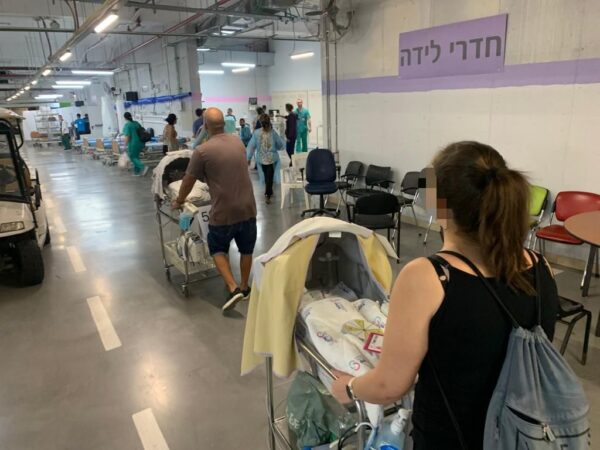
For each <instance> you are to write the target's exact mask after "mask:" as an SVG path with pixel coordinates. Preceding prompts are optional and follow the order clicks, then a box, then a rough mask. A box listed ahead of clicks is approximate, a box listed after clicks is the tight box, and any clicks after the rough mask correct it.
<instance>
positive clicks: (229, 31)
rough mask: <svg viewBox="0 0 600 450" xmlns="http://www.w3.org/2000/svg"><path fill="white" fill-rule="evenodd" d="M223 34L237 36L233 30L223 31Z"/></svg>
mask: <svg viewBox="0 0 600 450" xmlns="http://www.w3.org/2000/svg"><path fill="white" fill-rule="evenodd" d="M221 34H226V35H230V34H235V31H233V30H221Z"/></svg>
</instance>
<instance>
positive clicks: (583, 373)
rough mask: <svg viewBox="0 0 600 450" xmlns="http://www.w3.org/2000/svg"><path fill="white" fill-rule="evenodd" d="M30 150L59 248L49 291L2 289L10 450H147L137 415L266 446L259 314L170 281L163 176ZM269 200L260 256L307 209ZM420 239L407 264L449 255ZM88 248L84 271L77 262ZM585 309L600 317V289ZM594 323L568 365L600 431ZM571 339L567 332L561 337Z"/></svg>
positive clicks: (2, 384) (0, 436)
mask: <svg viewBox="0 0 600 450" xmlns="http://www.w3.org/2000/svg"><path fill="white" fill-rule="evenodd" d="M25 155H26V157H27V159H28V160H29V162H30V164H32V165H33V166H35V167H37V168H38V169H39V171H40V176H41V179H42V180H43V182H44V191H45V199H46V202H47V206H48V218H49V221H50V223H51V226H52V238H53V243H52V246H51V247H48V248H46V249H45V250H44V253H45V255H44V257H45V262H46V279H45V281H44V283H43V284H42V285H40V286H37V287H32V288H24V289H23V288H17V287H14V286H12V285H11V282H10V280H9V279H6V277H4V278H2V279H1V280H0V343H1V345H0V362H1V364H0V448H1V449H31V450H33V449H44V450H49V449H60V450H63V449H77V450H83V449H85V450H91V449H143V448H144V446H143V444H142V441H141V440H140V437H139V435H138V432H137V431H136V426H135V425H134V420H132V415H134V414H136V413H138V412H140V411H143V410H146V409H148V408H150V409H151V411H152V414H153V416H154V418H155V419H156V424H157V425H158V428H159V429H160V430H161V431H162V435H163V436H164V440H165V441H166V443H167V445H168V448H171V449H180V450H184V449H189V450H192V449H229V448H245V449H266V448H267V440H266V432H267V425H266V409H265V378H264V373H260V371H258V372H257V373H254V374H252V375H250V376H247V377H244V378H242V377H240V376H239V368H240V354H241V348H242V337H243V331H244V317H245V314H246V311H247V305H246V304H241V305H240V306H238V308H237V310H236V311H235V312H233V313H232V314H229V315H228V316H227V317H224V316H223V315H222V314H221V309H220V307H221V305H222V304H223V298H224V297H223V296H224V290H223V285H222V283H221V281H220V280H219V279H218V278H215V279H211V280H208V281H205V282H203V283H202V284H199V285H195V286H192V287H191V296H190V298H189V299H184V298H183V297H181V296H180V295H179V293H178V291H177V289H176V287H175V286H174V285H172V284H170V283H169V282H167V280H166V278H165V276H164V272H163V269H162V260H161V253H160V247H159V243H158V229H157V224H156V221H155V216H154V205H153V202H152V195H151V193H150V181H151V180H150V176H148V177H147V178H134V177H132V176H130V175H129V174H127V173H124V172H122V171H121V170H119V169H117V168H116V167H112V168H108V167H104V166H102V164H101V163H99V162H98V161H92V160H90V159H88V157H87V156H81V155H74V154H71V153H70V152H64V151H63V150H61V149H56V148H54V149H50V150H47V149H44V150H38V149H36V150H33V149H30V150H26V151H25ZM256 192H257V198H258V204H259V217H258V224H259V239H258V245H257V253H261V252H263V251H265V250H267V249H268V248H269V247H270V246H271V245H272V243H273V242H274V241H275V239H276V238H277V237H278V236H279V235H280V234H281V233H282V232H283V231H284V230H285V229H287V228H288V227H289V226H291V225H292V224H294V223H295V222H297V221H298V220H299V214H298V209H297V208H296V209H285V210H283V211H281V210H280V209H279V205H278V204H277V197H278V196H276V201H275V203H274V204H272V205H270V206H267V205H264V203H263V202H262V192H260V190H259V189H258V188H257V189H256ZM417 233H418V231H417V229H416V228H414V227H411V226H410V225H408V226H405V227H403V234H402V247H401V251H402V255H403V258H402V261H403V263H405V262H406V261H408V260H409V259H412V258H414V257H416V256H420V255H423V254H429V253H432V252H434V251H435V250H437V249H438V248H439V246H440V240H439V236H438V235H437V234H435V233H434V234H433V235H432V237H431V238H430V244H429V245H428V246H427V247H424V246H423V245H422V244H421V243H420V239H419V237H418V234H417ZM77 253H78V254H79V255H80V257H81V263H82V265H83V266H82V265H79V267H77V265H76V266H73V264H72V262H71V259H70V257H69V255H71V257H72V256H73V255H76V254H77ZM234 260H237V258H234ZM398 267H400V266H396V268H398ZM75 268H78V270H79V271H76V270H75ZM579 277H580V274H579V273H577V272H573V271H570V270H564V271H563V272H562V273H560V274H559V275H557V280H558V283H559V287H560V291H561V293H562V294H563V295H565V296H568V297H571V298H574V299H578V300H580V296H579V290H578V289H577V286H578V281H579ZM95 296H99V297H100V298H101V301H102V304H103V305H104V308H105V309H106V311H107V313H108V316H109V317H110V320H111V321H112V324H113V325H114V328H115V331H116V333H117V335H118V337H119V338H120V341H121V343H122V345H121V346H120V347H118V348H115V349H113V350H110V351H105V349H104V347H103V344H102V342H101V340H100V338H99V334H98V330H97V328H96V325H95V323H94V321H93V320H92V316H91V314H90V308H89V307H88V303H87V301H86V300H87V299H89V298H92V297H95ZM584 303H586V304H587V305H588V307H589V308H590V309H592V310H593V311H594V320H597V317H598V310H599V309H600V308H599V307H600V281H599V280H596V279H594V280H593V281H592V286H591V290H590V297H589V298H587V299H585V300H584ZM594 325H595V323H594ZM581 328H582V327H580V326H578V329H577V330H576V331H575V333H574V335H573V337H572V338H571V344H570V346H569V349H568V355H567V357H568V359H569V362H570V363H571V364H572V367H573V369H574V370H575V371H576V373H577V374H578V375H579V376H580V377H581V379H582V381H583V383H584V386H585V389H586V391H587V393H588V394H589V399H590V402H591V407H592V412H591V421H592V430H596V429H598V428H599V427H600V338H596V337H592V338H591V346H590V352H589V356H588V364H587V366H582V365H581V364H579V362H578V361H577V357H578V355H579V352H580V350H581V337H582V329H581ZM563 332H564V327H562V326H559V328H558V331H557V335H558V336H561V335H562V333H563ZM558 341H559V339H558ZM150 425H152V424H150ZM153 436H154V438H155V439H158V442H160V436H159V437H156V435H152V427H151V426H150V429H147V433H146V437H147V439H150V440H152V438H153ZM148 442H150V441H148ZM156 445H158V444H156ZM146 446H147V448H150V443H147V444H146ZM153 448H157V449H163V448H166V447H164V446H163V447H161V446H160V445H159V446H157V447H153Z"/></svg>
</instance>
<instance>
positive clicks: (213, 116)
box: [204, 108, 225, 136]
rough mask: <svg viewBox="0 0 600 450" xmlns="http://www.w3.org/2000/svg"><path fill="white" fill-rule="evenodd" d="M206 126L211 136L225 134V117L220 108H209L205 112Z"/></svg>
mask: <svg viewBox="0 0 600 450" xmlns="http://www.w3.org/2000/svg"><path fill="white" fill-rule="evenodd" d="M204 125H205V126H206V130H207V131H208V134H209V136H214V135H215V134H220V133H224V132H225V117H223V112H222V111H221V110H220V109H219V108H208V109H207V110H206V111H204Z"/></svg>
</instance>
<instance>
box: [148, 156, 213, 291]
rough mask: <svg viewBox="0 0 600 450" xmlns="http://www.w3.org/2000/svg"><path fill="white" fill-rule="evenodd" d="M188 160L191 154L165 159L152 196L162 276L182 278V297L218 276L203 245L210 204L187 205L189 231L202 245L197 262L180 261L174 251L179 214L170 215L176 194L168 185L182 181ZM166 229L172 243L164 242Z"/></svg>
mask: <svg viewBox="0 0 600 450" xmlns="http://www.w3.org/2000/svg"><path fill="white" fill-rule="evenodd" d="M190 156H191V152H190V151H180V152H177V156H175V155H174V154H171V155H168V156H166V157H165V158H164V161H163V162H162V163H159V166H158V167H157V168H156V169H155V171H154V173H153V177H155V180H154V182H153V192H154V202H155V205H156V220H157V223H158V234H159V240H160V247H161V252H162V258H163V266H164V270H165V275H166V277H167V280H169V281H172V276H171V269H175V270H176V271H178V272H179V273H180V274H182V275H183V281H182V282H181V283H179V289H180V292H181V293H182V294H183V295H184V296H185V297H188V296H189V285H191V284H194V283H198V282H200V281H203V280H206V279H208V278H212V277H214V276H217V275H218V272H217V269H216V267H215V265H214V262H213V260H212V258H211V257H210V255H209V251H208V245H207V243H206V235H207V225H206V224H207V223H208V210H209V209H208V208H209V207H210V200H208V201H201V202H194V203H190V204H189V205H188V209H189V210H192V211H193V216H192V229H193V230H194V231H195V232H196V233H197V235H198V236H199V237H200V239H201V243H200V244H199V245H200V246H201V252H200V253H201V258H200V260H199V261H196V262H191V261H189V260H188V258H184V257H182V256H181V255H180V252H178V249H177V239H178V237H179V236H180V235H181V234H182V233H183V231H181V229H180V227H179V218H180V217H179V216H180V214H181V211H173V210H172V209H171V202H172V200H173V199H174V195H176V194H175V193H173V192H172V190H171V189H169V185H170V184H171V183H173V182H174V181H177V180H181V179H182V178H183V175H184V174H185V169H186V168H187V164H188V163H189V160H190ZM207 207H208V208H207ZM202 222H204V225H205V226H203V224H202ZM165 227H171V231H172V232H174V234H175V235H176V237H175V238H174V239H169V240H165Z"/></svg>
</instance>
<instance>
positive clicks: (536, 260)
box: [527, 249, 547, 326]
mask: <svg viewBox="0 0 600 450" xmlns="http://www.w3.org/2000/svg"><path fill="white" fill-rule="evenodd" d="M527 253H528V254H529V257H530V258H531V262H532V263H533V273H534V283H535V284H534V286H533V287H534V289H535V307H536V316H537V324H538V325H539V326H542V292H541V290H542V280H541V278H540V277H541V272H542V270H547V268H545V267H544V266H545V265H546V264H545V263H544V261H543V259H544V257H543V256H542V255H539V254H538V253H535V252H533V251H531V250H529V249H527Z"/></svg>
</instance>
